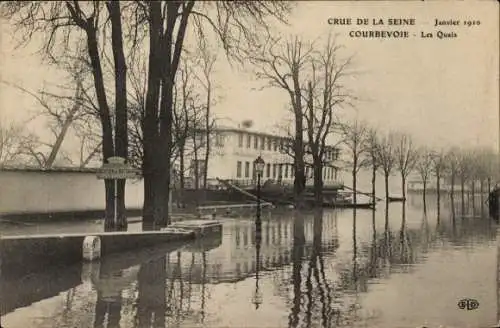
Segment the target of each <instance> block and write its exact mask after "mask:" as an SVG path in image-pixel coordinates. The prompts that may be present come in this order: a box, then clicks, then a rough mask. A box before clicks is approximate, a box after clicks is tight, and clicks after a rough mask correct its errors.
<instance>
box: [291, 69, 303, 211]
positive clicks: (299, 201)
mask: <svg viewBox="0 0 500 328" xmlns="http://www.w3.org/2000/svg"><path fill="white" fill-rule="evenodd" d="M292 77H293V86H294V98H293V101H292V103H293V105H294V106H293V111H294V119H295V138H294V166H295V179H294V182H293V191H294V198H295V206H296V207H297V208H299V209H300V208H302V207H303V206H304V195H303V193H304V190H305V189H306V177H305V164H304V123H303V121H304V113H303V112H302V90H301V88H300V80H299V71H298V70H295V71H294V72H293V74H292Z"/></svg>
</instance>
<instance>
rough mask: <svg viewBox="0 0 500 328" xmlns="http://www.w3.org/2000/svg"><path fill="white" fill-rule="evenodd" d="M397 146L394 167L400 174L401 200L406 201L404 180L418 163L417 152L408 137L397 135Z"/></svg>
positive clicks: (402, 134) (406, 135)
mask: <svg viewBox="0 0 500 328" xmlns="http://www.w3.org/2000/svg"><path fill="white" fill-rule="evenodd" d="M397 139H398V140H397V146H396V149H395V156H396V166H397V169H398V170H399V173H400V174H401V191H402V192H403V199H404V200H406V179H407V178H408V175H410V173H411V172H412V171H413V170H414V169H415V165H416V164H417V162H418V151H417V149H416V147H415V145H414V144H413V140H412V138H411V136H410V135H408V134H405V133H401V134H398V135H397Z"/></svg>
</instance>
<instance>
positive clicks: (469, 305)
mask: <svg viewBox="0 0 500 328" xmlns="http://www.w3.org/2000/svg"><path fill="white" fill-rule="evenodd" d="M458 308H459V309H461V310H467V311H472V310H476V309H477V308H479V302H478V301H477V300H475V299H472V298H464V299H461V300H460V301H459V302H458Z"/></svg>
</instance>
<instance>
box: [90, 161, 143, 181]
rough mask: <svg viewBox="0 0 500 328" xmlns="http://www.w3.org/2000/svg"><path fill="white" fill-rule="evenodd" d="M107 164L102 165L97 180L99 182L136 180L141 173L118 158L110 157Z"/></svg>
mask: <svg viewBox="0 0 500 328" xmlns="http://www.w3.org/2000/svg"><path fill="white" fill-rule="evenodd" d="M108 162H109V163H106V164H103V165H102V167H101V169H100V170H99V172H97V179H101V180H108V179H109V180H121V179H137V178H139V177H140V176H141V171H140V170H137V169H135V168H133V167H131V166H129V165H127V164H125V160H124V159H122V158H119V157H111V158H109V159H108Z"/></svg>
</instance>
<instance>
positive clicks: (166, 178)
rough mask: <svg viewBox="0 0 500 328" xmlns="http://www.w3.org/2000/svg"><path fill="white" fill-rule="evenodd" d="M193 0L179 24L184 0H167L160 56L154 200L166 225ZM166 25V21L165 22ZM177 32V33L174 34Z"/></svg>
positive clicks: (160, 223) (162, 224) (157, 218)
mask: <svg viewBox="0 0 500 328" xmlns="http://www.w3.org/2000/svg"><path fill="white" fill-rule="evenodd" d="M193 5H194V1H193V2H188V3H187V4H186V5H185V6H184V5H183V11H182V14H181V19H180V22H179V25H178V26H176V25H177V24H176V22H177V19H178V17H179V14H178V11H179V6H181V3H179V2H176V1H170V2H167V3H166V7H167V8H166V11H167V12H166V19H165V32H164V33H162V38H161V47H160V49H161V50H162V51H161V56H162V59H161V61H160V63H161V64H160V65H159V66H158V67H159V68H160V71H161V101H160V112H159V119H160V134H159V135H160V138H159V140H158V143H157V145H158V150H159V153H158V154H157V160H158V163H159V164H160V165H159V168H160V169H159V170H158V186H157V188H156V190H157V200H158V203H157V204H155V208H156V211H155V214H156V215H155V222H156V223H157V225H158V226H159V227H165V226H167V225H168V224H170V212H169V203H170V182H171V173H172V170H171V159H172V148H173V147H172V146H173V138H172V123H173V109H174V108H173V95H174V93H173V88H174V80H175V74H176V72H177V68H178V65H179V60H180V56H181V50H182V44H183V42H184V37H185V33H186V26H187V20H188V17H189V15H190V12H191V9H192V8H193ZM162 25H163V22H162ZM174 35H175V37H174ZM172 45H175V50H174V51H172Z"/></svg>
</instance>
